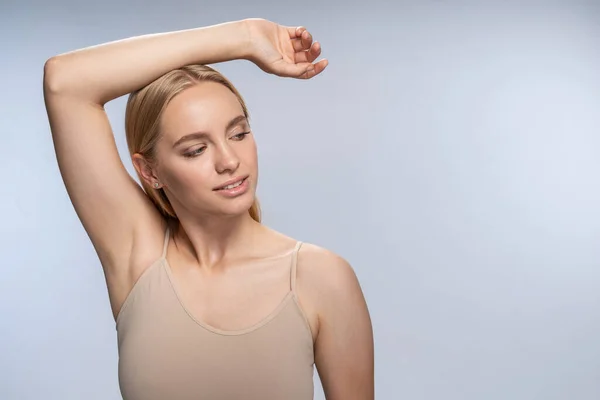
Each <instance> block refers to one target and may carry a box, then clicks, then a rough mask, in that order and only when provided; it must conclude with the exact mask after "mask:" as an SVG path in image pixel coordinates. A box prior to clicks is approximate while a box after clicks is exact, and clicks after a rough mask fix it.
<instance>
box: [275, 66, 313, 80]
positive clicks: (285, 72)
mask: <svg viewBox="0 0 600 400" xmlns="http://www.w3.org/2000/svg"><path fill="white" fill-rule="evenodd" d="M309 68H314V66H313V65H312V64H310V63H301V64H290V63H286V62H281V63H280V64H278V65H277V66H276V67H275V68H273V69H274V70H275V74H276V75H279V76H286V77H293V78H301V77H302V75H303V74H304V73H306V71H307V69H309Z"/></svg>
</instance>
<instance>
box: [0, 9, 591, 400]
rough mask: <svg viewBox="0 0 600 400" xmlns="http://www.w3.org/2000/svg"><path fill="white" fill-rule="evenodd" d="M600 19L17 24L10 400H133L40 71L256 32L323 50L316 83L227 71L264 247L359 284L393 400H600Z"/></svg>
mask: <svg viewBox="0 0 600 400" xmlns="http://www.w3.org/2000/svg"><path fill="white" fill-rule="evenodd" d="M249 3H251V4H249ZM599 3H600V2H592V1H589V2H581V1H566V0H565V1H563V2H556V1H554V2H550V1H546V2H536V3H534V2H524V1H519V2H516V1H512V2H507V1H495V2H486V1H441V0H440V1H412V2H408V1H404V2H391V1H390V2H383V1H369V2H365V3H361V4H354V5H352V4H351V3H350V2H342V1H338V2H330V1H329V2H323V3H318V2H316V1H312V2H311V1H303V2H285V1H272V2H267V1H262V2H255V1H252V2H242V1H239V2H237V3H233V2H225V1H223V2H215V1H211V2H201V1H191V0H187V1H186V0H180V1H166V0H165V1H161V2H158V1H152V2H149V1H125V2H123V3H121V2H117V1H116V0H109V1H102V2H91V1H90V2H85V1H70V2H67V1H55V2H39V3H37V4H34V3H32V2H22V1H21V2H16V1H15V2H5V1H3V2H2V3H1V6H0V37H1V38H2V39H1V40H2V42H1V45H0V46H1V48H0V50H1V53H0V54H1V56H0V57H1V59H0V80H1V83H0V87H1V89H2V92H1V93H2V94H1V96H0V112H1V114H2V116H1V118H0V132H2V134H1V135H0V152H1V157H0V166H1V168H2V184H1V185H0V191H1V193H0V195H1V197H0V198H1V199H2V210H3V218H2V229H1V238H0V239H1V241H0V243H1V246H2V249H1V250H2V275H1V278H0V314H1V318H0V398H2V399H7V400H9V399H10V400H12V399H36V400H37V399H42V398H43V399H61V400H68V399H88V400H92V399H103V400H105V399H106V400H110V399H118V398H119V392H118V385H117V353H116V336H115V330H114V322H113V321H112V319H111V315H110V309H109V304H108V297H107V294H106V288H105V283H104V278H103V275H102V271H101V269H100V265H99V262H98V261H97V259H96V255H95V253H94V250H93V248H92V246H91V244H90V242H89V240H88V238H87V236H86V234H85V232H84V231H83V229H82V227H81V226H80V224H79V221H78V220H77V218H76V216H75V213H74V211H73V209H72V206H71V204H70V203H69V200H68V198H67V195H66V192H65V190H64V187H63V184H62V181H61V179H60V176H59V173H58V169H57V166H56V162H55V158H54V153H53V147H52V143H51V139H50V134H49V130H48V124H47V120H46V115H45V110H44V107H43V99H42V91H41V89H42V68H43V64H44V61H45V60H46V59H47V58H48V57H50V56H52V55H54V54H57V53H61V52H65V51H69V50H72V49H76V48H80V47H84V46H89V45H94V44H97V43H100V42H105V41H109V40H116V39H120V38H124V37H128V36H134V35H139V34H144V33H154V32H161V31H168V30H177V29H184V28H192V27H196V26H202V25H210V24H215V23H219V22H224V21H227V20H232V19H239V18H245V17H264V18H267V19H270V20H273V21H276V22H279V23H282V24H287V25H300V24H301V25H305V26H307V27H308V28H309V29H310V30H311V31H312V32H313V34H314V36H315V38H316V39H317V40H319V41H320V42H321V43H322V46H323V49H324V50H323V55H324V56H327V57H328V58H329V60H330V66H329V68H328V70H327V71H326V72H325V73H324V74H323V75H322V76H320V77H318V78H317V79H314V80H311V81H307V82H305V81H295V80H286V79H280V78H277V77H274V76H271V75H267V74H264V73H263V72H262V71H260V70H259V69H258V68H256V67H255V66H253V65H252V64H250V63H247V62H239V61H238V62H233V63H228V64H219V65H217V68H218V69H219V70H221V71H222V72H223V73H225V74H226V75H227V76H228V77H229V78H231V79H232V80H233V82H234V83H235V84H236V85H237V86H238V88H239V89H240V90H241V92H242V94H243V95H244V96H245V98H246V100H247V101H248V104H249V106H250V110H251V113H252V116H253V127H254V130H255V132H256V136H257V140H258V143H259V153H260V154H259V155H260V168H261V181H260V187H259V197H260V199H261V201H262V205H263V208H264V215H265V223H266V224H268V225H270V226H272V227H273V228H275V229H278V230H280V231H282V232H284V233H286V234H289V235H292V236H294V237H296V238H298V239H301V240H304V241H309V242H313V243H316V244H319V245H322V246H324V247H327V248H330V249H331V250H333V251H336V252H338V253H339V254H341V255H343V256H344V257H345V258H346V259H347V260H348V261H350V262H351V264H352V265H353V266H354V268H355V270H356V272H357V274H358V276H359V279H360V280H361V283H362V285H363V289H364V292H365V295H366V297H367V301H368V303H369V307H370V310H371V314H372V318H373V325H374V332H375V345H376V390H377V398H379V399H415V400H416V399H457V400H466V399H489V400H493V399H511V400H516V399H528V400H529V399H544V400H550V399H577V400H587V399H598V398H600V290H599V287H600V268H599V267H600V257H599V256H600V254H599V250H598V243H599V240H600V215H599V211H598V206H599V204H600V180H599V178H598V171H600V158H599V157H598V155H599V152H600V139H599V133H600V116H599V115H600V4H599ZM124 100H125V99H124V98H121V99H118V100H117V101H114V102H112V103H110V104H109V105H108V112H109V114H110V118H111V121H112V122H113V126H114V129H115V134H116V136H117V142H118V145H119V148H120V151H121V154H122V156H123V158H124V159H125V160H126V165H127V168H128V169H129V171H130V172H132V173H133V169H132V167H131V162H130V161H129V159H128V155H127V150H126V146H125V140H124V132H123V117H124V104H125V103H124ZM82 134H85V132H82ZM316 388H317V390H316V396H315V397H316V399H322V398H323V395H322V391H321V389H320V387H319V386H318V384H317V386H316Z"/></svg>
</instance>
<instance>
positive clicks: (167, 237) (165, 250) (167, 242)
mask: <svg viewBox="0 0 600 400" xmlns="http://www.w3.org/2000/svg"><path fill="white" fill-rule="evenodd" d="M167 247H169V227H168V226H167V229H166V231H165V240H164V243H163V251H162V255H161V256H160V257H161V258H165V257H166V256H167Z"/></svg>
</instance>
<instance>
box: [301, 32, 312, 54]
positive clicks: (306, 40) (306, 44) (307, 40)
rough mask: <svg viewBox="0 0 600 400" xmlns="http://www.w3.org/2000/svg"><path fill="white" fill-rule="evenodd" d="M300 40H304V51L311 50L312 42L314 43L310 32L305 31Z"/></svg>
mask: <svg viewBox="0 0 600 400" xmlns="http://www.w3.org/2000/svg"><path fill="white" fill-rule="evenodd" d="M300 38H301V39H302V48H303V49H304V50H308V49H310V45H311V44H312V41H313V37H312V35H311V34H310V32H309V31H306V30H305V31H303V32H302V35H301V36H300Z"/></svg>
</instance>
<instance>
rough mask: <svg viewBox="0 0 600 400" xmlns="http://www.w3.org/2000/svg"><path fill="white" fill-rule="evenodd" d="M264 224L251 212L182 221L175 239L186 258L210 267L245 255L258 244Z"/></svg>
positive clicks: (207, 267)
mask: <svg viewBox="0 0 600 400" xmlns="http://www.w3.org/2000/svg"><path fill="white" fill-rule="evenodd" d="M261 228H262V226H261V224H260V223H258V222H256V221H255V220H254V219H252V217H251V216H250V214H249V213H245V214H243V215H239V216H235V217H228V218H223V217H210V218H202V219H186V220H183V221H182V220H180V221H179V229H178V230H177V233H176V237H175V242H176V243H177V245H178V247H179V251H180V252H181V253H182V255H183V256H185V257H186V258H188V257H189V258H192V259H194V260H195V261H196V262H197V263H198V265H199V266H200V267H201V268H206V269H207V270H210V269H213V268H214V267H216V266H218V265H221V264H222V263H221V261H223V260H224V259H231V258H237V257H238V256H239V255H242V254H245V253H247V252H248V250H249V249H251V248H252V247H253V246H254V245H255V244H256V243H255V241H256V239H257V236H258V232H259V231H260V230H261Z"/></svg>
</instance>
